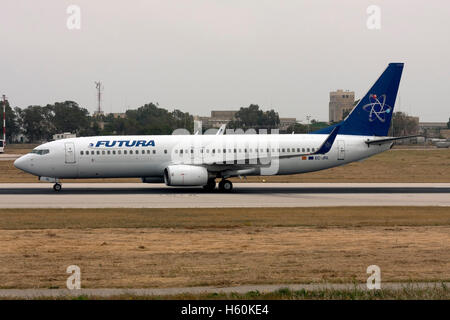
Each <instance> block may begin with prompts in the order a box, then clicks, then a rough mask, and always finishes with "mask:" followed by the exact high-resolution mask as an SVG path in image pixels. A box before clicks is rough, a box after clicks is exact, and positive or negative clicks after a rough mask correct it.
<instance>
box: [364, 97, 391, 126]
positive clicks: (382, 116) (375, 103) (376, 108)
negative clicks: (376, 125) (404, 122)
mask: <svg viewBox="0 0 450 320" xmlns="http://www.w3.org/2000/svg"><path fill="white" fill-rule="evenodd" d="M369 101H370V103H368V104H366V105H364V106H363V107H362V108H363V110H364V111H367V112H369V121H370V122H373V121H375V120H376V119H378V120H379V121H380V122H385V121H386V115H387V114H389V113H391V111H392V107H391V106H388V105H387V104H386V95H385V94H383V95H381V96H379V97H378V96H377V95H376V94H371V95H370V96H369Z"/></svg>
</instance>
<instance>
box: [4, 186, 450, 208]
mask: <svg viewBox="0 0 450 320" xmlns="http://www.w3.org/2000/svg"><path fill="white" fill-rule="evenodd" d="M322 206H450V183H236V184H234V190H233V191H232V192H231V193H221V192H219V191H215V192H213V193H208V192H205V191H203V189H202V188H173V187H166V186H165V185H163V184H140V183H66V184H64V185H63V189H62V191H61V192H59V193H56V192H54V191H53V189H52V184H49V183H17V184H16V183H4V184H0V208H125V207H126V208H217V207H220V208H227V207H322Z"/></svg>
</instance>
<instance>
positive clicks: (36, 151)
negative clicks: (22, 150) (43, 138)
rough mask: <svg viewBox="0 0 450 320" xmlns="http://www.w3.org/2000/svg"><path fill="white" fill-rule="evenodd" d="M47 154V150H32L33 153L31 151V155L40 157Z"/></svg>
mask: <svg viewBox="0 0 450 320" xmlns="http://www.w3.org/2000/svg"><path fill="white" fill-rule="evenodd" d="M49 152H50V150H48V149H33V151H31V153H35V154H38V155H40V156H42V155H44V154H47V153H49Z"/></svg>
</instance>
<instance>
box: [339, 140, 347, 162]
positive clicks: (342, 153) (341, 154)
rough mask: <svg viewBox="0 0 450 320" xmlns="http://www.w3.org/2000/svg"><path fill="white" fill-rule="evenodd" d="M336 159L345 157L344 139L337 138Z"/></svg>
mask: <svg viewBox="0 0 450 320" xmlns="http://www.w3.org/2000/svg"><path fill="white" fill-rule="evenodd" d="M337 143H338V160H344V159H345V141H344V140H338V141H337Z"/></svg>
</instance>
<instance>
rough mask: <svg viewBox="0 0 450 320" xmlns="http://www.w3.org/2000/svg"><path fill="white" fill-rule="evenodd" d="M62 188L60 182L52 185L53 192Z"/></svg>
mask: <svg viewBox="0 0 450 320" xmlns="http://www.w3.org/2000/svg"><path fill="white" fill-rule="evenodd" d="M61 189H62V185H61V184H60V183H55V184H54V185H53V190H55V192H60V191H61Z"/></svg>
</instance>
